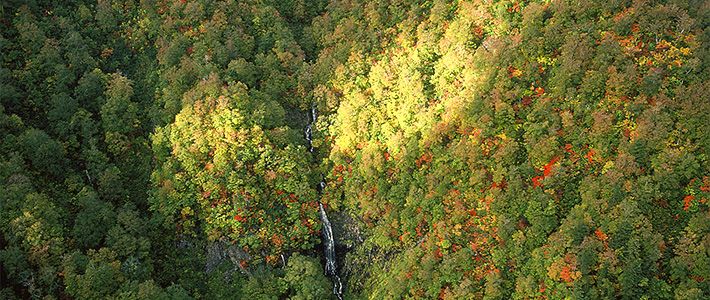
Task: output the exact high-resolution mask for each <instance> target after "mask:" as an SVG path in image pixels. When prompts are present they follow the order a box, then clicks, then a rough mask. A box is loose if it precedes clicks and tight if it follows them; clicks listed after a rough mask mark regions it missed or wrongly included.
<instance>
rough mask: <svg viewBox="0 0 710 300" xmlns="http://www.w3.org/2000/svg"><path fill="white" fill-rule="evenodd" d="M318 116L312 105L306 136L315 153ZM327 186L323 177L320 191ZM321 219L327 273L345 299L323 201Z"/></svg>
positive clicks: (310, 147)
mask: <svg viewBox="0 0 710 300" xmlns="http://www.w3.org/2000/svg"><path fill="white" fill-rule="evenodd" d="M317 118H318V115H317V112H316V108H315V106H313V107H311V117H310V119H309V121H308V125H306V129H305V136H306V141H308V152H310V153H313V125H315V123H316V119H317ZM324 188H325V179H323V178H322V179H321V181H320V182H319V183H318V193H319V194H320V193H322V192H323V189H324ZM318 209H319V212H320V219H321V222H322V223H323V230H322V231H323V252H324V254H325V274H326V275H328V277H330V279H331V280H332V281H333V294H334V295H335V296H336V297H338V299H340V300H343V283H342V282H341V281H340V276H338V268H337V264H336V257H335V238H334V237H333V227H332V226H331V224H330V220H328V214H326V212H325V208H323V203H320V201H319V202H318Z"/></svg>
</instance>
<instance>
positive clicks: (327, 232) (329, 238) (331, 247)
mask: <svg viewBox="0 0 710 300" xmlns="http://www.w3.org/2000/svg"><path fill="white" fill-rule="evenodd" d="M318 208H319V209H320V219H321V221H322V222H323V239H324V241H323V244H324V249H323V250H324V252H325V274H326V275H328V276H330V278H331V279H332V280H333V294H335V295H336V296H338V299H341V300H342V299H343V283H342V282H340V276H338V269H337V266H336V265H335V240H334V239H333V227H331V226H330V221H329V220H328V215H327V214H326V213H325V209H323V204H321V203H318Z"/></svg>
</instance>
